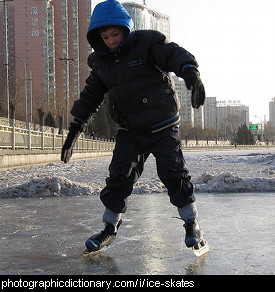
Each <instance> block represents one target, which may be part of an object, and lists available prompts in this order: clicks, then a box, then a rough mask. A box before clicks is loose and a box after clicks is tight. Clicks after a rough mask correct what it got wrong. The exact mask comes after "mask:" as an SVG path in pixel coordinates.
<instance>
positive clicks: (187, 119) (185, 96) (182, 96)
mask: <svg viewBox="0 0 275 292" xmlns="http://www.w3.org/2000/svg"><path fill="white" fill-rule="evenodd" d="M173 80H174V83H175V88H176V91H177V95H178V98H179V100H180V105H181V108H180V118H181V123H187V124H188V125H191V126H192V127H193V126H194V112H193V110H192V105H191V91H189V90H187V88H186V86H185V82H184V80H183V79H182V78H179V77H177V76H173Z"/></svg>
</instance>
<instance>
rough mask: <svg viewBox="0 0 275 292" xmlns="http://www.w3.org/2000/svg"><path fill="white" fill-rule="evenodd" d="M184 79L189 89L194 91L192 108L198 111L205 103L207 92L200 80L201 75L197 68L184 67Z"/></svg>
mask: <svg viewBox="0 0 275 292" xmlns="http://www.w3.org/2000/svg"><path fill="white" fill-rule="evenodd" d="M182 77H183V79H184V81H185V84H186V87H187V89H189V90H192V95H191V102H192V107H193V108H196V109H198V108H199V107H200V106H201V105H203V104H204V101H205V90H204V86H203V83H202V81H201V79H200V73H199V71H198V69H197V68H196V67H195V66H188V67H185V66H184V67H183V73H182Z"/></svg>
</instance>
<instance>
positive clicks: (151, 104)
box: [71, 30, 197, 133]
mask: <svg viewBox="0 0 275 292" xmlns="http://www.w3.org/2000/svg"><path fill="white" fill-rule="evenodd" d="M186 64H191V65H195V66H197V62H196V60H195V58H194V56H192V55H191V54H190V53H189V52H187V51H186V50H185V49H183V48H181V47H179V46H178V45H177V44H175V43H167V42H166V37H165V36H164V35H163V34H161V33H160V32H157V31H152V30H140V31H135V32H133V33H132V34H131V35H130V37H129V38H128V39H127V40H126V42H125V43H124V44H123V46H122V47H121V48H120V49H119V50H118V51H117V52H116V53H112V52H110V51H109V50H108V49H107V47H106V48H103V47H101V48H98V49H96V50H95V52H94V53H92V54H91V55H90V56H89V58H88V65H89V66H90V67H91V68H92V71H91V74H90V76H89V77H88V79H87V80H86V83H87V85H86V87H85V88H84V90H83V91H82V92H81V94H80V99H79V100H76V101H75V103H74V105H73V108H72V110H71V113H72V115H74V116H76V117H78V118H79V119H82V120H84V121H87V119H88V118H89V117H90V115H91V114H92V113H94V112H96V111H97V110H98V109H99V107H100V105H101V103H102V102H103V99H104V94H105V93H106V92H108V93H109V101H110V104H109V109H110V114H111V117H112V118H113V120H114V121H115V122H117V123H118V124H119V125H120V126H121V127H123V128H126V129H128V130H131V131H136V132H140V133H151V132H157V131H158V130H160V129H163V128H165V127H167V126H169V125H172V124H175V123H176V122H179V115H178V111H179V107H180V105H179V100H178V97H177V94H176V91H175V87H174V85H173V84H174V83H173V81H172V78H171V76H170V73H168V72H174V73H175V74H176V75H177V76H179V77H180V76H182V67H183V66H184V65H186Z"/></svg>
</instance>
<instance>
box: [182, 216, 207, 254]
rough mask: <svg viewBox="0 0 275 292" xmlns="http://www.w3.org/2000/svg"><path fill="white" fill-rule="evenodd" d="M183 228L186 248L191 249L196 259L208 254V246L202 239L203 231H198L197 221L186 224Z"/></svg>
mask: <svg viewBox="0 0 275 292" xmlns="http://www.w3.org/2000/svg"><path fill="white" fill-rule="evenodd" d="M183 226H184V228H185V231H186V235H185V244H186V246H187V247H191V248H192V250H193V252H194V254H195V255H196V256H197V257H199V256H201V255H203V254H205V253H206V252H208V251H209V245H208V243H207V242H206V241H205V240H204V238H203V231H202V230H201V229H200V226H199V223H198V221H197V219H194V220H193V221H192V222H187V223H185V224H184V225H183Z"/></svg>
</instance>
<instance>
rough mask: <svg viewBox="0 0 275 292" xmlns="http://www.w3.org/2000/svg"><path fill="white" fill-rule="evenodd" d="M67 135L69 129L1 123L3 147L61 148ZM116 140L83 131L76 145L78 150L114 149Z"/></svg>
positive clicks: (0, 140) (0, 136)
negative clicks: (94, 135)
mask: <svg viewBox="0 0 275 292" xmlns="http://www.w3.org/2000/svg"><path fill="white" fill-rule="evenodd" d="M66 136H67V131H63V134H62V135H60V134H58V129H55V128H52V132H51V133H50V132H46V131H44V129H43V127H41V129H40V131H37V130H32V129H31V127H30V125H28V129H23V128H19V127H16V126H15V124H13V126H5V125H0V148H1V149H12V150H15V149H28V150H34V149H41V150H59V149H61V148H62V146H63V144H64V142H65V139H66ZM114 147H115V142H112V141H109V140H102V139H92V138H88V137H85V134H84V133H82V134H81V135H80V136H79V138H78V141H77V143H76V145H75V147H74V149H76V150H94V151H112V150H113V149H114Z"/></svg>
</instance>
